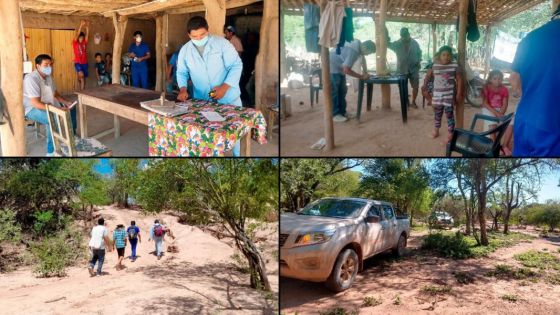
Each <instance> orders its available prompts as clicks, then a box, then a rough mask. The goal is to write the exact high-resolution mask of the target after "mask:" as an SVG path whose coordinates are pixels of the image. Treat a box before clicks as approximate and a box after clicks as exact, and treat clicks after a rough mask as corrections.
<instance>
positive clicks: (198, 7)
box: [167, 0, 261, 15]
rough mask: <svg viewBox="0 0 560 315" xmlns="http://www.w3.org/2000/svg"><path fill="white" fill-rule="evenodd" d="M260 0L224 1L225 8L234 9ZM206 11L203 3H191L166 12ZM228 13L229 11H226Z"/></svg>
mask: <svg viewBox="0 0 560 315" xmlns="http://www.w3.org/2000/svg"><path fill="white" fill-rule="evenodd" d="M260 1H261V0H238V1H231V0H228V1H226V9H227V10H229V9H236V8H240V7H244V6H248V5H251V4H253V3H257V2H260ZM204 11H206V7H205V6H204V4H192V5H188V6H186V5H182V6H180V7H177V8H172V9H170V10H168V11H167V12H168V13H169V14H185V13H194V12H204ZM228 15H229V12H228Z"/></svg>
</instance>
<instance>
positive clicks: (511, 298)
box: [500, 294, 519, 303]
mask: <svg viewBox="0 0 560 315" xmlns="http://www.w3.org/2000/svg"><path fill="white" fill-rule="evenodd" d="M500 298H501V299H502V300H504V301H508V302H512V303H515V302H517V301H519V298H518V297H517V295H515V294H504V295H502V296H500Z"/></svg>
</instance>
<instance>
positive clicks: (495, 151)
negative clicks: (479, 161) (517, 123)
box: [446, 113, 513, 157]
mask: <svg viewBox="0 0 560 315" xmlns="http://www.w3.org/2000/svg"><path fill="white" fill-rule="evenodd" d="M479 119H481V120H488V121H492V122H495V123H496V124H497V126H496V127H495V128H494V129H491V130H488V131H486V132H481V133H477V132H474V128H475V127H476V121H477V120H479ZM512 119H513V113H511V114H509V115H506V116H504V117H502V118H497V117H493V116H487V115H482V114H476V115H475V116H474V119H473V122H472V124H471V129H470V130H465V129H455V131H454V132H453V138H452V139H451V141H450V142H449V143H448V144H447V152H446V156H447V157H450V156H451V152H457V153H459V154H461V155H462V156H463V157H500V149H501V147H502V146H501V141H502V137H503V136H504V133H505V131H506V129H507V128H508V126H509V124H510V123H511V120H512ZM492 134H495V135H496V139H495V140H492V138H490V137H489V136H490V135H492Z"/></svg>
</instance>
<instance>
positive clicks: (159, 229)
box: [154, 225, 163, 237]
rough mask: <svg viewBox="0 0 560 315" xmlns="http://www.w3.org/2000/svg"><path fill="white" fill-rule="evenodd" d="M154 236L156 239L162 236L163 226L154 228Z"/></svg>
mask: <svg viewBox="0 0 560 315" xmlns="http://www.w3.org/2000/svg"><path fill="white" fill-rule="evenodd" d="M154 236H157V237H161V236H163V226H161V225H156V226H154Z"/></svg>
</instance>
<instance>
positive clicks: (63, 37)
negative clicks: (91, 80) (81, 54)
mask: <svg viewBox="0 0 560 315" xmlns="http://www.w3.org/2000/svg"><path fill="white" fill-rule="evenodd" d="M74 36H75V32H74V31H64V30H52V31H51V42H52V57H53V61H54V64H53V79H54V82H55V83H56V89H57V90H58V92H59V93H60V94H70V93H72V92H74V90H75V88H76V81H77V80H78V78H77V74H76V70H75V69H74V48H73V47H72V40H73V39H74Z"/></svg>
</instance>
